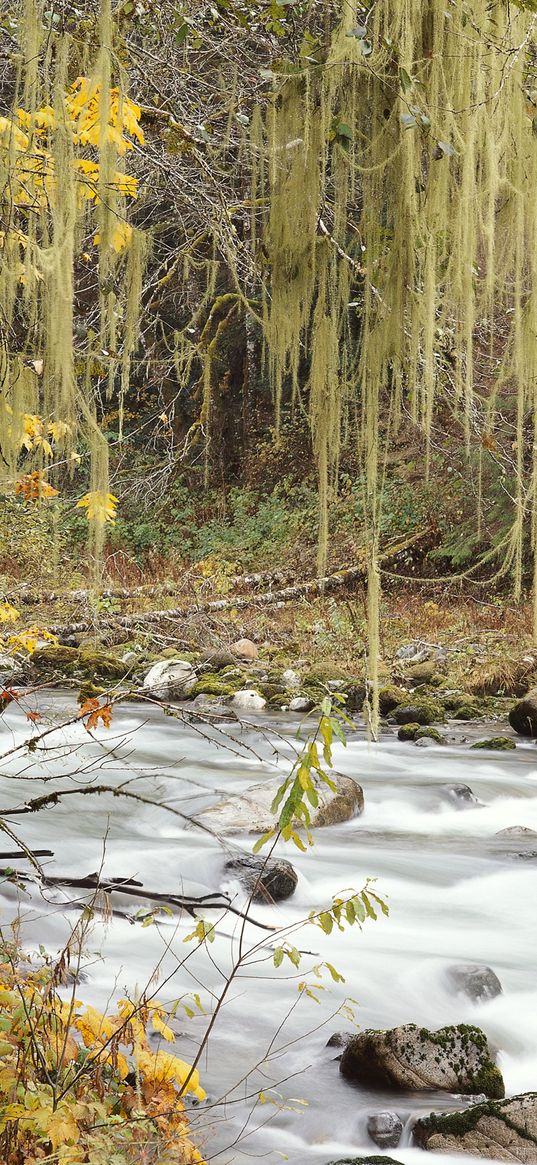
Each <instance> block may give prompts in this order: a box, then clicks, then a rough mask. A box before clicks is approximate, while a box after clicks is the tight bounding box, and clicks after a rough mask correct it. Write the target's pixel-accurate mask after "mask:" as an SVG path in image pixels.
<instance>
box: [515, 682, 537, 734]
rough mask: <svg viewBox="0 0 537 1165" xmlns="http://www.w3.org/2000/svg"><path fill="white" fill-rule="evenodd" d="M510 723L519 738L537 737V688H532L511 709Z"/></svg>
mask: <svg viewBox="0 0 537 1165" xmlns="http://www.w3.org/2000/svg"><path fill="white" fill-rule="evenodd" d="M509 723H510V725H511V728H514V730H515V732H518V735H519V736H537V688H532V689H531V691H530V692H527V693H526V695H525V696H523V698H522V700H519V701H518V704H515V706H514V708H511V711H510V713H509Z"/></svg>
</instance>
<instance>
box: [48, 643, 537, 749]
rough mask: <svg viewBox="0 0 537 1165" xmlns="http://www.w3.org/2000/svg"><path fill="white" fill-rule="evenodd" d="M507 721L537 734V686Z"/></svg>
mask: <svg viewBox="0 0 537 1165" xmlns="http://www.w3.org/2000/svg"><path fill="white" fill-rule="evenodd" d="M34 654H35V652H34ZM509 723H510V725H511V728H514V730H515V732H518V735H519V736H537V688H532V689H531V691H530V692H528V693H527V695H526V696H524V698H523V699H522V700H519V701H518V703H517V704H515V706H514V707H513V708H511V711H510V712H509Z"/></svg>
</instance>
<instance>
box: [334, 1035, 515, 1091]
mask: <svg viewBox="0 0 537 1165" xmlns="http://www.w3.org/2000/svg"><path fill="white" fill-rule="evenodd" d="M339 1067H340V1072H341V1073H342V1075H343V1076H345V1077H346V1079H348V1080H352V1081H354V1082H355V1083H357V1084H360V1085H362V1086H363V1087H366V1088H381V1089H386V1088H389V1089H409V1088H410V1089H419V1090H424V1089H441V1090H443V1091H446V1092H461V1093H464V1094H465V1095H472V1094H474V1095H475V1094H476V1093H481V1092H482V1093H484V1094H485V1096H489V1097H492V1098H493V1099H500V1098H501V1097H503V1096H505V1087H504V1083H503V1078H502V1074H501V1072H500V1070H499V1068H497V1067H496V1065H495V1063H494V1061H493V1059H492V1057H491V1054H490V1050H489V1047H488V1043H487V1037H486V1036H485V1034H484V1032H482V1031H481V1029H480V1028H478V1027H473V1026H470V1025H468V1024H458V1025H456V1026H455V1025H453V1026H450V1027H443V1028H440V1030H439V1031H428V1030H427V1028H419V1027H418V1026H417V1025H416V1024H413V1023H408V1024H404V1025H403V1026H402V1027H396V1028H392V1029H391V1030H389V1031H365V1032H361V1033H360V1034H359V1035H357V1036H354V1037H353V1039H352V1040H350V1041H349V1043H348V1044H347V1046H346V1048H345V1049H344V1051H343V1055H342V1057H341V1062H340V1066H339Z"/></svg>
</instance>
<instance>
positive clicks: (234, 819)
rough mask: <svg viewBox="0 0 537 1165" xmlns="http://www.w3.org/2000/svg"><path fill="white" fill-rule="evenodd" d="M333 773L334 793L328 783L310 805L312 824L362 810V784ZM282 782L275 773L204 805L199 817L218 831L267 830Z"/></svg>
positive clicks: (344, 817)
mask: <svg viewBox="0 0 537 1165" xmlns="http://www.w3.org/2000/svg"><path fill="white" fill-rule="evenodd" d="M330 776H331V778H332V780H333V781H334V784H335V786H336V791H335V793H332V792H331V790H330V789H328V788H327V787H326V786H325V785H323V786H322V787H321V788H319V789H318V790H317V791H318V795H319V805H318V807H317V808H316V809H313V808H311V809H310V812H311V823H312V825H313V827H315V826H324V825H337V824H339V822H341V821H349V820H350V819H351V817H357V816H358V814H359V813H361V812H362V810H363V807H364V795H363V793H362V789H361V787H360V785H358V784H357V782H356V781H353V779H352V777H344V776H342V775H341V773H331V774H330ZM281 783H282V781H281V778H280V777H274V778H271V779H270V780H268V781H262V782H260V783H259V784H258V785H251V786H250V788H249V789H247V791H246V792H245V793H243V794H242V795H241V796H238V797H230V798H228V799H226V800H225V801H221V802H220V804H219V805H211V806H210V807H209V808H208V809H203V810H202V812H201V813H200V814H199V820H200V821H202V822H203V824H206V825H209V826H210V828H211V829H215V830H216V831H217V832H218V833H225V834H233V833H266V831H267V830H268V829H272V827H273V826H274V824H275V819H276V815H275V814H274V813H273V811H272V808H271V806H272V802H273V800H274V798H275V796H276V793H277V792H278V789H279V788H280V785H281Z"/></svg>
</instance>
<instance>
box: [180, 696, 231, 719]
mask: <svg viewBox="0 0 537 1165" xmlns="http://www.w3.org/2000/svg"><path fill="white" fill-rule="evenodd" d="M188 711H189V713H190V712H198V713H199V715H200V716H207V717H209V718H211V717H212V718H213V719H214V720H236V718H237V717H236V715H235V712H233V711H232V710H231V708H228V707H226V705H225V704H221V703H220V702H219V699H218V696H212V697H211V696H203V695H201V696H196V697H195V699H194V700H192V703H191V704H189V705H188Z"/></svg>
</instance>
